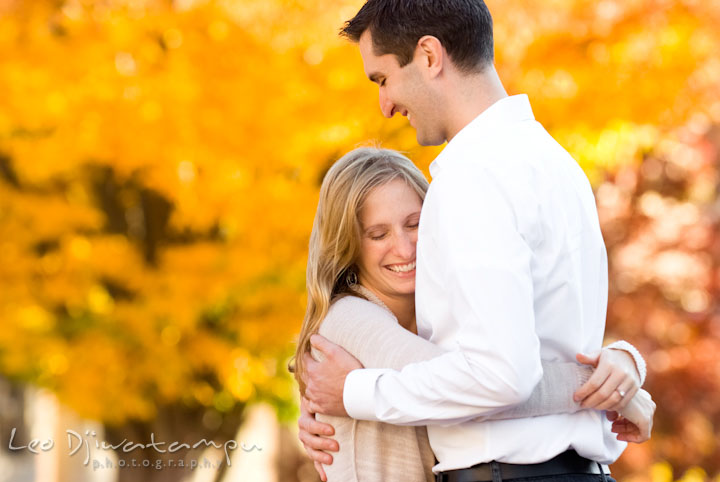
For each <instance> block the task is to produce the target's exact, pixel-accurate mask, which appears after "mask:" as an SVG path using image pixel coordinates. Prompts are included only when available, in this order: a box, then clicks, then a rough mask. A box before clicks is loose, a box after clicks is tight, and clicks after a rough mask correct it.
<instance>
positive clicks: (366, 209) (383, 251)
mask: <svg viewBox="0 0 720 482" xmlns="http://www.w3.org/2000/svg"><path fill="white" fill-rule="evenodd" d="M421 208H422V201H421V200H420V197H419V196H418V195H417V193H416V192H415V191H414V190H413V189H412V188H411V187H410V186H408V185H407V184H406V183H405V181H404V180H402V179H396V180H393V181H390V182H388V183H386V184H383V185H382V186H378V187H376V188H375V189H373V190H372V191H370V194H369V195H368V197H367V199H366V200H365V204H364V206H363V208H362V210H361V211H360V228H361V237H362V239H361V243H360V259H359V260H358V262H357V266H358V279H359V281H360V283H361V284H362V285H363V286H365V287H366V288H368V289H370V290H372V291H374V292H375V294H377V295H378V296H379V297H380V299H383V298H386V297H391V298H392V297H397V296H407V295H414V294H415V246H416V244H417V237H418V223H419V222H420V209H421Z"/></svg>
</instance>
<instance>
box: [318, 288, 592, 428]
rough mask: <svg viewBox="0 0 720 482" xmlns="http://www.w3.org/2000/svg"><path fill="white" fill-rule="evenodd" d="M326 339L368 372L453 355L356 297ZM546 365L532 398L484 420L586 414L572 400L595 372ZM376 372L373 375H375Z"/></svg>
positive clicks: (336, 314) (340, 304) (328, 324)
mask: <svg viewBox="0 0 720 482" xmlns="http://www.w3.org/2000/svg"><path fill="white" fill-rule="evenodd" d="M320 334H321V335H323V336H325V337H326V338H327V339H328V340H330V341H332V342H333V343H335V344H338V345H340V346H342V347H343V348H344V349H345V350H347V351H348V352H350V353H351V354H352V355H353V356H355V358H357V359H358V360H360V362H361V363H362V364H363V365H364V366H365V367H366V368H368V369H373V368H392V369H394V370H401V369H402V368H404V367H405V366H407V365H409V364H410V363H416V362H420V361H425V360H430V359H432V358H435V357H438V356H440V355H442V354H444V353H447V350H444V349H442V348H441V347H439V346H437V345H435V344H433V343H431V342H429V341H428V340H425V339H424V338H421V337H419V336H417V335H415V334H413V333H411V332H409V331H408V330H406V329H404V328H403V327H402V326H400V325H399V324H398V323H397V321H396V320H395V318H394V317H393V316H392V315H390V313H388V311H387V310H385V309H382V308H380V307H378V306H376V305H374V304H372V303H371V302H369V301H366V300H362V299H360V298H356V297H351V296H348V297H345V298H342V299H341V300H338V301H337V302H336V303H335V304H334V305H333V308H332V310H331V311H330V313H329V314H328V316H327V317H326V318H325V320H324V321H323V323H322V325H321V327H320ZM542 366H543V377H542V379H541V380H540V382H539V383H538V384H537V385H536V386H535V389H534V390H533V392H532V394H531V395H530V398H528V399H527V400H526V401H525V402H524V403H521V404H519V405H516V406H513V407H509V408H505V409H501V410H499V411H497V412H494V413H488V414H486V415H485V416H483V417H480V418H479V419H481V420H500V419H508V418H522V417H534V416H539V415H548V414H552V413H574V412H576V411H578V410H580V409H581V408H580V405H579V404H577V403H575V402H574V401H573V398H572V395H573V393H574V392H575V390H577V389H578V388H580V386H582V384H583V383H585V382H586V381H587V379H588V378H589V377H590V374H591V373H592V369H590V368H589V367H583V366H580V365H578V364H576V363H567V362H543V363H542ZM373 371H374V370H367V372H370V373H372V372H373Z"/></svg>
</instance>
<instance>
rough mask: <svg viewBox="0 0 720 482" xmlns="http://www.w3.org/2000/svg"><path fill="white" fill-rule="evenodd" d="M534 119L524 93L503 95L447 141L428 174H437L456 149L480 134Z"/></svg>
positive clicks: (433, 175)
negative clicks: (509, 124)
mask: <svg viewBox="0 0 720 482" xmlns="http://www.w3.org/2000/svg"><path fill="white" fill-rule="evenodd" d="M525 120H535V116H534V115H533V112H532V108H531V107H530V100H529V99H528V96H527V95H526V94H519V95H513V96H510V97H504V98H502V99H500V100H498V101H497V102H495V103H494V104H492V105H491V106H490V107H488V108H487V109H485V110H484V111H483V112H481V113H480V115H478V116H477V117H476V118H475V119H473V120H472V121H470V123H469V124H468V125H466V126H465V127H463V128H462V129H461V130H460V132H458V133H457V134H455V137H453V139H452V140H451V141H450V142H448V144H447V146H445V149H443V151H442V152H441V153H440V154H439V155H438V156H437V157H436V158H435V160H434V161H433V162H432V163H431V164H430V175H431V176H432V177H435V176H437V174H438V173H439V172H440V169H441V167H442V166H443V165H444V164H446V163H447V162H449V159H452V158H453V157H454V155H453V154H454V153H455V152H457V151H458V149H462V148H464V147H465V146H467V145H468V143H470V142H473V141H474V140H476V139H477V138H478V137H480V136H481V135H483V134H485V135H487V133H488V132H489V131H492V130H494V129H496V128H497V127H498V126H500V125H502V124H508V123H514V122H520V121H525Z"/></svg>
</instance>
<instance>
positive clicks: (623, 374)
mask: <svg viewBox="0 0 720 482" xmlns="http://www.w3.org/2000/svg"><path fill="white" fill-rule="evenodd" d="M576 358H577V361H578V362H580V363H582V364H583V365H590V366H592V367H593V368H595V371H594V372H593V374H592V376H591V377H590V379H589V380H588V381H587V382H586V383H585V384H584V385H583V386H582V387H580V388H579V389H578V390H577V391H576V392H575V395H574V396H573V398H574V399H575V401H576V402H580V406H581V407H582V408H592V409H595V410H610V411H615V412H621V411H622V410H623V409H624V408H625V407H626V406H627V405H628V403H630V400H632V398H633V397H634V396H635V394H636V393H637V391H638V390H639V389H640V374H639V373H638V371H637V367H636V365H635V360H634V359H633V357H632V356H631V355H630V354H629V353H628V352H626V351H624V350H617V349H614V348H603V349H602V351H601V352H600V354H599V355H596V356H587V355H583V354H582V353H579V354H578V355H577V357H576Z"/></svg>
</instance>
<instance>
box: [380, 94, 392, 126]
mask: <svg viewBox="0 0 720 482" xmlns="http://www.w3.org/2000/svg"><path fill="white" fill-rule="evenodd" d="M380 110H381V111H382V113H383V115H384V116H385V117H387V118H388V119H389V118H391V117H392V116H394V115H395V104H394V103H393V102H391V101H390V99H388V96H387V95H386V94H385V89H383V88H382V87H381V88H380Z"/></svg>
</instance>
